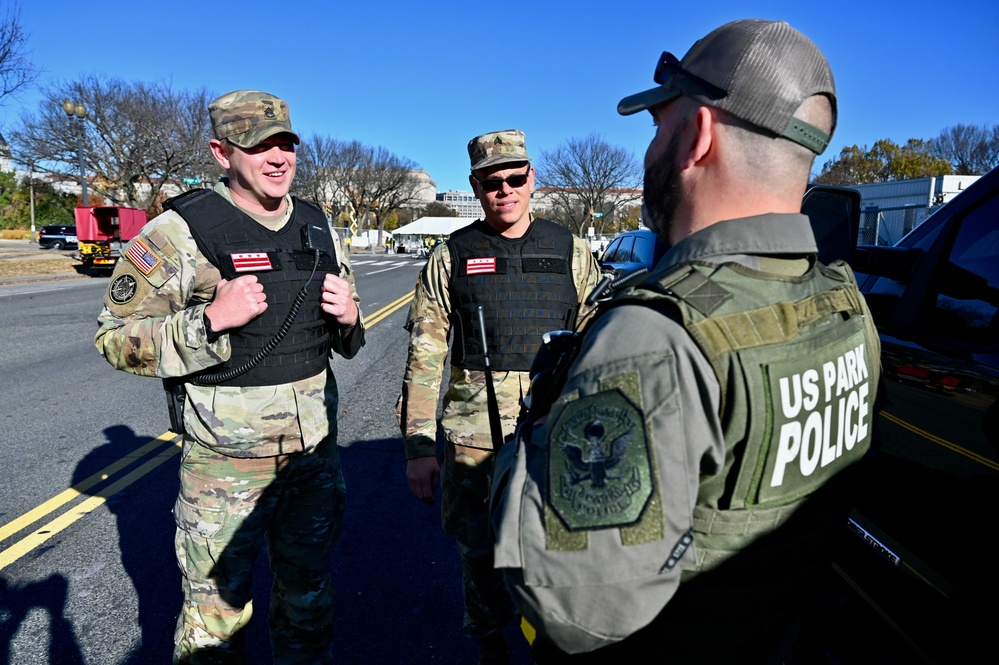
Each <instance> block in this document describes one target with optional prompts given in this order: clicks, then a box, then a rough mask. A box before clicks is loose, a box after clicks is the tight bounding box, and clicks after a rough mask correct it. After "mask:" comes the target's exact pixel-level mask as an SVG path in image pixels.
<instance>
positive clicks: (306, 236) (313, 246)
mask: <svg viewBox="0 0 999 665" xmlns="http://www.w3.org/2000/svg"><path fill="white" fill-rule="evenodd" d="M302 245H303V246H304V247H305V249H306V250H307V251H309V252H312V253H313V254H316V255H317V256H321V255H323V254H326V253H327V252H326V250H327V249H329V245H330V241H329V236H328V235H327V234H326V230H325V229H323V228H321V227H320V226H318V225H317V224H312V223H309V224H306V225H305V226H303V227H302Z"/></svg>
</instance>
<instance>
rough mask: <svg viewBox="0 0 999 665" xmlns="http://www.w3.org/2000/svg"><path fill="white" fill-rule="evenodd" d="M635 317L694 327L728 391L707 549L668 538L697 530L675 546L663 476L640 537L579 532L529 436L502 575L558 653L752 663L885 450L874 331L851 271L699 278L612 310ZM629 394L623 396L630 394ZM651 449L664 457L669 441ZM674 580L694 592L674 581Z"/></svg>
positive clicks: (801, 262)
mask: <svg viewBox="0 0 999 665" xmlns="http://www.w3.org/2000/svg"><path fill="white" fill-rule="evenodd" d="M627 304H630V305H634V304H642V305H645V306H648V307H653V308H656V309H659V310H662V311H664V313H665V314H666V315H667V316H669V317H670V318H673V319H674V320H676V321H678V322H679V323H681V324H682V325H683V326H684V328H685V329H686V330H687V331H688V333H689V334H690V335H691V337H692V338H693V339H694V340H695V342H696V343H697V345H698V346H699V347H700V349H701V350H702V352H703V353H704V356H705V358H706V359H707V360H708V362H709V363H710V364H711V366H712V367H713V369H714V372H715V374H716V377H717V380H718V383H719V386H720V388H721V400H720V411H719V414H718V415H719V422H720V424H721V427H722V432H723V436H724V440H725V447H726V451H727V452H726V460H725V464H724V467H723V469H722V470H721V471H720V472H719V473H717V474H714V475H705V476H704V477H702V478H701V479H700V486H699V489H698V495H697V501H696V504H697V505H696V506H695V508H694V514H693V516H692V522H691V525H690V526H691V527H692V529H691V530H692V532H693V545H694V546H693V547H692V548H691V547H689V544H690V540H689V538H690V536H689V532H688V535H685V536H683V537H682V538H681V540H680V541H679V542H672V540H670V541H669V542H666V540H664V533H665V531H670V530H672V532H673V533H675V532H676V529H677V528H679V529H684V528H687V527H686V525H684V524H679V525H675V524H674V525H672V526H671V529H666V530H665V531H664V528H663V524H664V519H666V516H665V515H664V514H663V512H662V506H663V503H664V501H663V499H662V498H661V495H660V493H661V492H663V491H668V489H666V488H663V486H662V481H661V480H660V479H659V477H658V473H657V472H655V471H654V469H655V464H654V463H653V464H652V465H651V469H652V470H653V473H654V474H655V478H653V479H652V480H651V482H648V483H646V482H645V481H644V480H643V481H642V482H641V483H639V485H641V487H642V488H645V487H650V488H652V495H651V497H649V499H648V500H647V501H645V502H643V503H644V506H645V508H644V509H643V510H642V514H641V515H640V516H639V517H638V518H637V519H636V521H635V522H634V523H633V524H629V525H624V526H613V527H600V526H591V527H584V528H582V529H575V530H572V529H567V528H566V527H565V526H563V522H562V520H560V519H559V517H558V516H556V510H557V507H556V506H555V505H554V504H553V501H554V500H553V499H552V495H551V493H550V492H549V490H548V489H547V488H548V486H549V485H550V482H549V480H548V473H549V469H550V468H551V458H552V456H553V455H554V453H553V452H552V451H551V450H549V447H550V446H551V444H550V443H549V444H547V445H546V444H545V442H538V441H532V440H531V437H530V436H526V435H525V434H529V433H530V431H531V430H530V428H527V430H526V432H522V434H521V436H519V437H518V440H517V442H516V445H508V446H506V447H504V449H502V450H501V451H500V452H499V453H498V455H497V458H496V474H495V477H494V488H493V500H492V510H493V527H494V530H495V536H496V542H497V546H496V549H495V556H496V559H495V560H496V566H497V568H499V569H501V570H502V571H503V574H504V577H505V579H506V581H507V584H508V586H509V587H510V588H511V590H512V592H513V593H514V596H515V598H517V599H518V601H517V602H518V606H519V607H520V609H521V611H522V612H523V614H524V616H525V617H526V618H528V619H529V620H530V621H531V622H532V624H533V625H535V626H536V627H538V628H539V630H541V631H543V632H544V633H545V634H546V636H547V638H548V639H549V640H550V642H551V643H552V644H555V645H557V646H558V647H559V648H561V649H565V650H567V651H571V652H579V651H592V650H595V649H597V650H598V651H596V652H595V653H594V655H596V654H599V653H602V652H604V649H605V648H606V649H607V651H606V655H607V656H611V655H612V654H614V655H621V656H622V658H621V660H624V661H627V660H628V659H629V657H630V653H631V652H630V651H629V649H631V648H632V645H639V647H638V648H639V650H641V648H642V646H641V645H645V646H648V645H649V643H654V644H656V645H658V646H657V647H656V648H660V647H661V648H663V649H666V651H664V652H663V653H664V654H668V655H669V657H670V660H671V661H672V660H674V659H675V660H677V661H678V662H703V660H704V658H705V657H706V656H707V655H708V652H710V653H711V654H714V655H717V656H719V658H720V659H721V661H722V662H726V659H728V662H735V660H738V659H747V658H748V659H752V658H753V657H755V656H756V655H760V654H759V653H758V652H759V651H760V650H764V651H765V650H767V649H771V648H773V646H774V645H775V643H777V642H778V641H779V640H780V639H781V637H782V635H783V634H784V631H785V630H786V627H787V625H788V623H789V621H790V620H791V619H793V618H795V616H796V615H795V613H796V611H797V610H798V608H799V606H800V605H801V603H802V601H803V600H804V596H805V594H806V592H807V591H808V588H809V585H810V582H811V580H812V579H813V577H814V575H815V573H816V572H817V571H818V570H819V569H821V568H823V567H824V566H825V565H826V564H827V562H828V554H829V550H830V547H831V544H832V543H833V541H834V539H835V538H836V537H837V536H838V535H839V533H841V532H842V531H843V528H844V527H845V524H846V516H847V514H848V506H849V504H848V502H847V493H848V491H849V489H850V487H851V486H852V482H851V477H852V475H853V474H852V473H846V472H847V471H852V468H853V467H854V463H855V462H857V461H859V460H860V458H861V457H862V456H863V455H864V453H865V452H866V451H867V450H868V449H869V447H870V442H871V438H872V426H873V418H874V413H873V405H874V397H875V392H876V388H877V385H878V380H879V374H880V371H879V357H880V345H879V342H878V337H877V334H876V331H875V330H874V327H873V324H872V321H871V318H870V314H869V312H868V310H867V307H866V304H865V303H864V301H863V298H862V297H861V296H860V293H859V291H858V289H857V286H856V282H855V281H854V278H853V275H852V272H851V271H850V269H849V268H848V267H847V266H846V265H845V264H834V265H832V266H828V267H827V266H823V265H821V264H815V265H811V264H810V262H809V261H808V260H806V259H774V258H767V257H763V258H761V259H760V270H751V269H749V268H746V267H744V266H741V265H739V264H722V265H715V264H708V263H695V264H687V265H684V266H682V267H680V268H678V269H676V270H674V271H672V272H670V273H667V274H666V275H662V276H657V277H653V278H650V279H648V280H647V281H646V282H643V283H642V284H640V285H637V286H632V287H628V288H626V289H624V290H622V291H620V292H619V293H617V294H616V295H615V296H614V298H613V300H612V301H611V302H610V303H609V304H608V305H607V306H610V307H616V306H619V305H627ZM598 316H599V315H598ZM648 332H649V334H655V331H654V330H650V331H648ZM622 381H624V379H622ZM626 383H627V382H625V383H622V384H621V385H620V386H618V388H620V390H619V391H618V392H620V393H621V394H623V395H629V394H632V393H633V392H634V391H633V390H631V389H630V388H629V386H628V385H626ZM684 389H685V387H684V386H680V390H684ZM556 392H557V391H556ZM613 392H614V391H608V395H610V394H611V393H613ZM567 397H568V398H569V399H570V400H571V399H572V398H571V396H563V397H562V398H560V399H559V400H556V406H557V405H558V404H559V403H564V399H566V398H567ZM594 398H595V396H594V395H590V396H589V397H588V398H587V399H590V400H593V399H594ZM603 399H605V400H609V399H611V397H605V398H603ZM574 403H575V402H571V401H570V402H569V403H568V404H569V406H568V407H565V408H561V409H557V408H556V407H553V408H552V414H551V416H549V419H548V422H547V425H546V427H549V428H555V427H558V425H559V423H560V422H561V421H562V420H564V419H565V418H566V417H569V418H572V417H573V416H572V413H573V412H572V411H571V409H572V404H574ZM636 403H638V402H636ZM656 406H658V405H651V404H648V405H645V406H644V407H642V408H655V407H656ZM601 407H602V408H604V409H605V410H606V411H607V412H608V413H610V412H612V411H613V412H616V413H626V412H628V411H629V409H628V408H625V407H624V406H622V405H615V404H612V403H609V402H608V403H601ZM632 408H634V407H632ZM542 412H543V411H542ZM566 414H569V415H568V416H567V415H566ZM553 419H554V420H555V421H556V422H553ZM570 429H571V428H570ZM647 436H648V437H649V444H650V448H649V450H650V452H651V455H652V457H653V458H654V457H655V456H656V454H657V453H656V450H657V449H659V450H660V451H662V450H663V449H662V446H667V445H668V441H667V438H668V437H669V436H670V433H665V432H652V431H650V430H647ZM634 446H635V444H634V443H633V444H632V447H634ZM637 466H638V465H635V467H636V468H637ZM691 552H693V553H696V561H695V560H693V558H692V557H691ZM674 569H678V571H679V572H680V584H679V587H675V586H673V585H674V583H673V582H670V581H669V579H668V578H672V579H675V577H673V576H671V575H665V574H664V573H666V572H668V571H673V570H674ZM657 571H658V574H657ZM674 591H675V593H674ZM671 594H672V595H671ZM629 637H631V638H634V639H627V638H629ZM625 656H627V657H625ZM612 660H617V658H616V657H615V658H612ZM601 662H609V661H601Z"/></svg>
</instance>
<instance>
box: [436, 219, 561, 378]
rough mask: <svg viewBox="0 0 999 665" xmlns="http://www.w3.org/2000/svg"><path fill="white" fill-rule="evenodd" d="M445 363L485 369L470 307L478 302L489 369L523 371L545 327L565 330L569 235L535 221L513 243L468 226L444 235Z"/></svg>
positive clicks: (473, 308) (478, 226) (483, 228)
mask: <svg viewBox="0 0 999 665" xmlns="http://www.w3.org/2000/svg"><path fill="white" fill-rule="evenodd" d="M447 244H448V249H449V250H450V252H451V264H452V266H453V267H452V270H451V283H450V290H451V303H452V313H451V317H450V319H451V326H452V328H453V330H454V338H453V339H454V342H453V344H452V348H451V364H452V365H454V366H456V367H463V368H465V369H479V370H481V369H485V357H484V355H483V349H482V339H481V335H480V330H479V327H480V326H479V320H478V310H477V308H476V305H482V308H483V314H484V318H485V324H486V343H487V344H488V345H489V348H488V352H489V364H490V367H491V368H492V369H494V370H501V371H527V370H529V369H530V368H531V362H532V361H533V360H534V355H535V353H537V350H538V346H539V345H540V344H541V336H542V335H544V334H545V333H546V332H549V331H552V330H565V329H571V328H572V327H573V323H574V321H575V318H576V308H577V306H578V301H579V298H578V295H577V294H576V285H575V283H574V282H573V279H572V233H570V232H569V231H568V230H567V229H564V228H562V227H561V226H558V225H557V224H554V223H553V222H549V221H548V220H545V219H539V218H536V219H535V220H534V222H533V223H532V224H531V228H530V229H529V230H528V232H527V233H526V234H525V235H524V236H523V237H520V238H505V237H503V236H502V235H500V234H499V233H497V232H496V231H495V230H494V229H493V228H492V227H491V226H489V224H488V223H486V222H484V221H481V220H480V221H476V222H475V223H473V224H471V225H470V226H467V227H465V228H463V229H459V230H457V231H455V232H454V233H452V234H451V236H450V237H449V238H448V240H447Z"/></svg>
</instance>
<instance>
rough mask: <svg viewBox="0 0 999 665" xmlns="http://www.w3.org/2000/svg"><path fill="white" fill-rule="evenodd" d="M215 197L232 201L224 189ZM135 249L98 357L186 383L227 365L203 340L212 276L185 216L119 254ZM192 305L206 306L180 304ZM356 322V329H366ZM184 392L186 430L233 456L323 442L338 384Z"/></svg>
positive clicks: (223, 353) (107, 316) (218, 348)
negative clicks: (187, 378)
mask: <svg viewBox="0 0 999 665" xmlns="http://www.w3.org/2000/svg"><path fill="white" fill-rule="evenodd" d="M215 191H217V192H219V193H220V194H222V195H223V196H225V197H226V198H227V199H228V200H229V201H232V198H231V196H230V195H229V190H228V188H226V187H225V185H224V184H222V183H219V184H218V185H217V186H216V188H215ZM331 232H332V229H331ZM333 241H334V251H335V253H336V259H337V261H338V263H339V264H340V269H341V274H342V275H343V276H344V278H345V279H346V280H347V281H348V282H349V283H350V285H351V293H352V295H353V298H354V302H355V303H358V305H360V297H359V296H358V295H357V290H356V288H355V286H354V277H353V273H352V271H351V268H350V259H349V257H348V256H347V253H346V252H345V251H343V249H342V247H341V246H340V243H339V240H338V238H337V235H336V234H335V233H333ZM133 245H134V246H136V247H138V246H141V247H142V252H143V253H142V255H141V256H140V257H139V259H137V260H138V261H139V263H135V262H133V261H131V260H127V259H122V260H121V261H119V262H118V265H117V266H116V267H115V272H114V274H113V276H112V278H111V282H110V286H109V288H108V293H107V294H106V295H105V299H104V303H105V307H104V311H102V312H101V314H100V316H99V317H98V323H99V326H100V327H99V329H98V331H97V336H96V339H95V344H96V346H97V350H98V351H99V352H100V353H101V355H103V356H104V358H105V359H106V360H107V361H108V362H109V363H111V365H112V366H113V367H115V369H120V370H122V371H125V372H130V373H132V374H138V375H140V376H156V377H161V378H166V377H180V376H186V375H188V374H191V373H194V372H197V371H200V370H203V369H206V368H209V367H212V366H214V365H217V364H218V363H219V362H222V361H224V360H227V359H228V358H229V353H230V351H229V336H228V335H226V334H224V333H223V334H222V335H220V336H219V338H218V339H217V340H216V341H214V342H208V339H207V334H206V331H205V326H204V319H203V315H204V309H205V306H206V305H207V303H208V302H210V301H211V299H212V296H213V295H214V293H215V285H216V284H217V283H218V281H219V279H220V275H219V271H218V269H216V268H215V267H214V266H212V265H211V264H209V263H208V262H207V261H206V260H205V257H204V256H203V255H202V254H201V253H200V252H199V251H198V248H197V245H196V244H195V242H194V239H193V238H192V237H191V233H190V230H189V229H188V227H187V223H186V222H185V221H184V220H183V218H181V217H180V215H178V214H177V213H175V212H173V211H168V212H166V213H164V214H162V215H159V216H158V217H156V218H155V219H153V220H152V221H151V222H149V224H147V225H146V226H145V227H144V228H143V230H142V232H141V233H140V234H139V236H138V238H136V239H135V240H133V241H132V243H131V244H130V245H129V246H128V247H127V248H126V251H125V252H124V254H125V255H126V256H129V255H130V254H134V252H130V248H131V247H132V246H133ZM190 302H201V303H204V304H197V305H191V306H190V307H185V305H186V304H187V303H190ZM357 325H358V326H361V330H362V331H363V325H364V324H363V322H362V321H360V320H359V322H358V324H357ZM356 332H357V331H352V332H351V333H349V334H344V335H333V336H332V339H331V340H330V341H331V345H332V348H333V350H334V351H335V352H337V353H339V354H340V355H342V356H344V357H346V358H351V357H353V356H354V354H356V353H357V351H358V349H359V343H358V339H357V338H358V335H357V334H356ZM348 339H349V343H346V340H348ZM185 386H186V388H187V401H186V404H185V407H184V424H185V426H186V428H187V431H188V432H189V433H191V434H192V436H194V437H195V438H196V439H197V440H198V441H200V442H201V443H203V444H204V445H206V446H208V447H210V448H213V449H214V450H216V451H218V452H222V453H224V454H226V455H231V456H235V457H269V456H272V455H282V454H286V453H290V452H296V451H304V450H308V449H309V448H312V447H313V446H315V445H316V444H317V443H319V441H321V440H322V439H323V438H325V437H326V436H327V434H328V433H329V422H330V421H331V419H333V418H335V415H336V399H337V398H336V385H335V381H334V379H333V376H332V374H330V375H329V376H327V373H325V372H321V373H319V374H317V375H316V376H314V377H310V378H308V379H303V380H302V381H296V382H294V383H291V384H285V385H279V386H259V387H248V388H232V387H221V386H219V387H217V386H196V385H194V384H190V383H188V384H185Z"/></svg>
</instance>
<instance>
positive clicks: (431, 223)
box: [394, 217, 475, 239]
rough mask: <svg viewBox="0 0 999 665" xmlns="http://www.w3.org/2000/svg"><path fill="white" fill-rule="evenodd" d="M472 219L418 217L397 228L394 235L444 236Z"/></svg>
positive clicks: (469, 222) (397, 236)
mask: <svg viewBox="0 0 999 665" xmlns="http://www.w3.org/2000/svg"><path fill="white" fill-rule="evenodd" d="M474 221H475V220H474V219H470V218H468V217H420V218H419V219H417V220H416V221H413V222H410V223H409V224H406V225H405V226H400V227H399V228H397V229H396V230H395V232H394V235H395V237H396V238H397V239H398V238H399V237H400V236H446V235H450V234H451V233H452V232H453V231H457V230H458V229H460V228H462V227H463V226H468V225H469V224H471V223H472V222H474Z"/></svg>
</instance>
